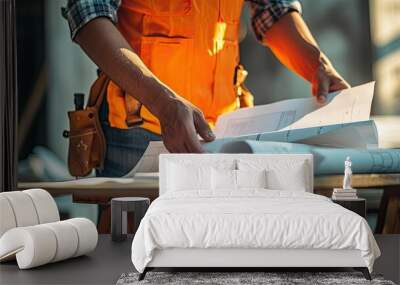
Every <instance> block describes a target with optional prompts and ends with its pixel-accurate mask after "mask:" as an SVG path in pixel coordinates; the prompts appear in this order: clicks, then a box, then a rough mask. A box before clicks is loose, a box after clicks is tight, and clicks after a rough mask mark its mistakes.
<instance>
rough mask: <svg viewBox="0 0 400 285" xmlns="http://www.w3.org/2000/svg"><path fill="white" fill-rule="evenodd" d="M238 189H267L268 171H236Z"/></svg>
mask: <svg viewBox="0 0 400 285" xmlns="http://www.w3.org/2000/svg"><path fill="white" fill-rule="evenodd" d="M235 172H236V183H237V188H238V189H240V188H267V171H266V170H265V169H263V170H240V169H239V170H235Z"/></svg>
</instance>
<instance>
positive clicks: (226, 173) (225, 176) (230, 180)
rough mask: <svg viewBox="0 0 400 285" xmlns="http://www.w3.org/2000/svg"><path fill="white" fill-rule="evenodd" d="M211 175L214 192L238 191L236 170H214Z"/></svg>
mask: <svg viewBox="0 0 400 285" xmlns="http://www.w3.org/2000/svg"><path fill="white" fill-rule="evenodd" d="M211 173H212V175H211V177H212V178H211V181H212V189H213V190H228V191H233V190H236V170H233V169H217V168H213V169H212V171H211Z"/></svg>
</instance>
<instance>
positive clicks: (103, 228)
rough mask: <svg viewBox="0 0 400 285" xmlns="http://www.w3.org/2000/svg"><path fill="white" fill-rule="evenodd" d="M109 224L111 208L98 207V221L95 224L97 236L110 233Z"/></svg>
mask: <svg viewBox="0 0 400 285" xmlns="http://www.w3.org/2000/svg"><path fill="white" fill-rule="evenodd" d="M110 222H111V206H110V205H100V219H99V223H98V224H97V231H98V232H99V234H109V233H110Z"/></svg>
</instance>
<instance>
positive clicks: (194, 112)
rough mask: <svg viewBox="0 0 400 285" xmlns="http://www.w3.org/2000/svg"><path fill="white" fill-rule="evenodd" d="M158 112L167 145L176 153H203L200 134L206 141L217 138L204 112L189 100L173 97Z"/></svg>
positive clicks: (162, 133)
mask: <svg viewBox="0 0 400 285" xmlns="http://www.w3.org/2000/svg"><path fill="white" fill-rule="evenodd" d="M163 105H164V106H163V108H162V111H161V112H160V113H159V114H158V119H159V120H160V125H161V135H162V137H163V142H164V145H165V147H166V148H167V149H168V150H169V151H170V152H175V153H180V152H181V153H182V152H183V153H185V152H186V153H202V152H204V151H203V148H202V147H201V144H200V141H199V139H198V137H197V134H199V135H200V136H201V137H202V138H203V139H204V140H205V141H207V142H209V141H212V140H214V139H215V136H214V134H213V132H212V131H211V129H210V127H209V126H208V123H207V121H206V120H205V118H204V115H203V113H202V112H201V111H200V110H199V109H198V108H196V107H195V106H193V105H192V104H191V103H189V102H188V101H186V100H184V99H183V98H180V97H172V98H170V99H169V100H168V103H164V104H163Z"/></svg>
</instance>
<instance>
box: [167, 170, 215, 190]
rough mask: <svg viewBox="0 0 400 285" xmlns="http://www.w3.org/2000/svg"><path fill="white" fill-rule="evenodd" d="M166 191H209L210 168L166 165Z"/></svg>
mask: <svg viewBox="0 0 400 285" xmlns="http://www.w3.org/2000/svg"><path fill="white" fill-rule="evenodd" d="M167 171H168V177H167V179H168V180H167V189H168V191H185V190H195V189H197V190H198V189H211V167H209V166H194V165H186V164H178V163H169V164H168V170H167Z"/></svg>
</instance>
